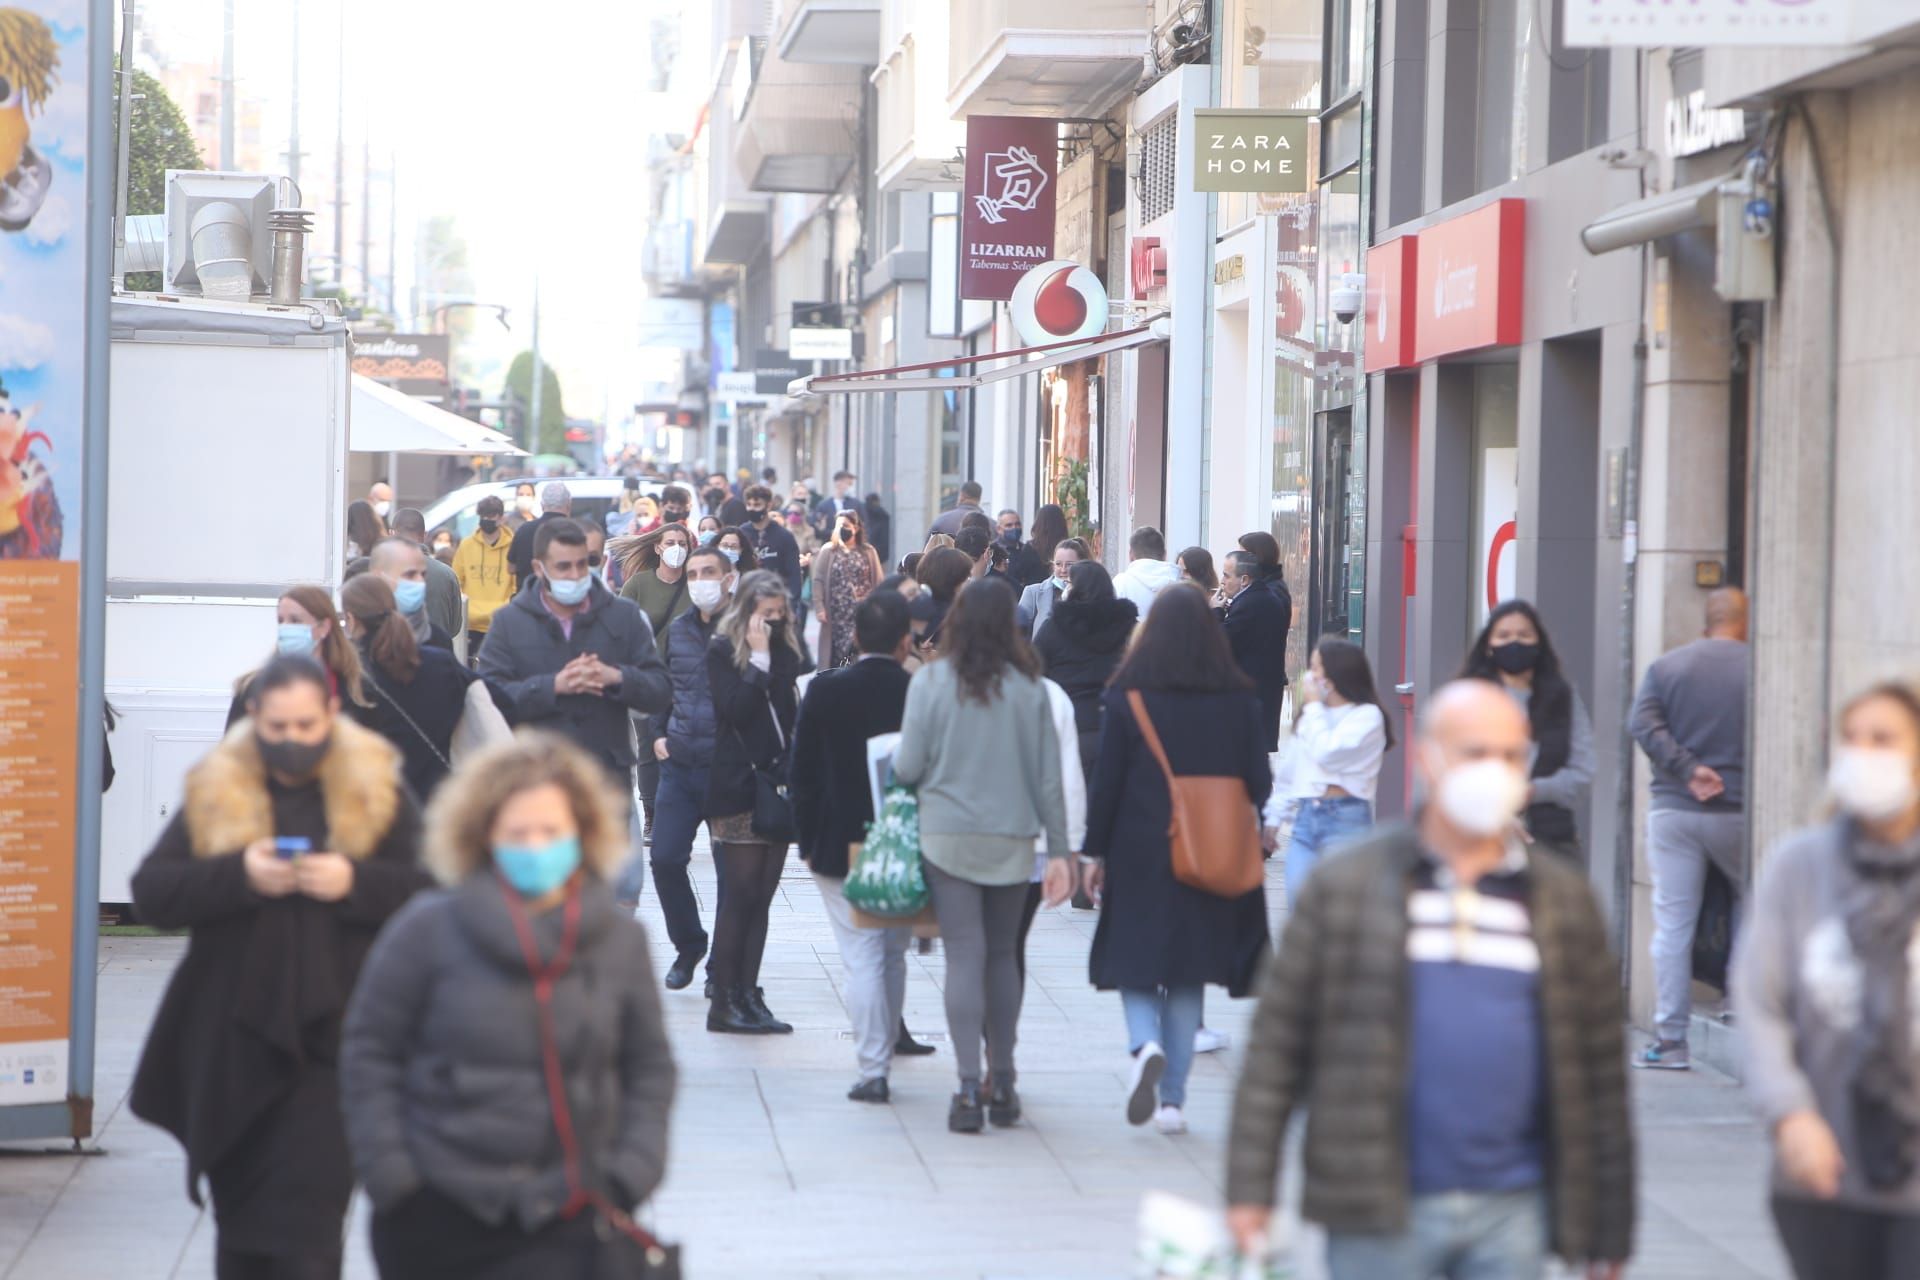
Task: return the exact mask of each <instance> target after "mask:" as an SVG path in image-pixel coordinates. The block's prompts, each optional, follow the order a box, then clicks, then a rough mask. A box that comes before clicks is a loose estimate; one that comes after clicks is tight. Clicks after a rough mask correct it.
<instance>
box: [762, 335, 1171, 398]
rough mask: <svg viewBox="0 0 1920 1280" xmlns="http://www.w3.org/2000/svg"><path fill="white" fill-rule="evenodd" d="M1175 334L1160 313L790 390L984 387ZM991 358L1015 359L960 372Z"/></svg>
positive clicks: (803, 383) (820, 378) (810, 380)
mask: <svg viewBox="0 0 1920 1280" xmlns="http://www.w3.org/2000/svg"><path fill="white" fill-rule="evenodd" d="M1172 333H1173V329H1172V324H1171V321H1170V320H1169V318H1168V317H1166V316H1164V315H1161V316H1155V317H1154V318H1153V319H1152V320H1150V321H1148V322H1147V323H1145V324H1142V325H1139V326H1136V327H1135V328H1132V329H1122V330H1121V331H1120V332H1119V333H1109V334H1103V335H1101V336H1100V337H1098V338H1072V339H1069V340H1067V341H1065V342H1049V343H1045V344H1043V345H1041V346H1037V347H1020V348H1017V349H1015V350H1013V351H989V352H986V353H984V354H982V355H977V356H955V357H953V358H951V359H947V360H929V361H927V362H926V363H925V364H903V365H898V366H895V367H894V368H891V369H864V370H861V371H860V372H858V373H816V374H813V375H811V376H810V377H805V378H795V379H794V380H793V381H792V382H790V383H788V384H787V394H788V395H790V396H829V395H855V394H859V393H862V392H866V393H873V392H888V391H959V390H964V389H966V388H968V387H984V386H986V385H987V384H989V383H993V382H1001V381H1004V380H1005V379H1007V378H1018V377H1020V376H1022V375H1024V374H1029V373H1039V372H1040V371H1041V370H1042V369H1051V368H1054V367H1056V366H1058V365H1063V364H1072V363H1073V362H1074V361H1076V360H1091V359H1093V358H1094V357H1095V356H1104V355H1107V354H1109V353H1111V352H1114V351H1125V350H1126V349H1127V348H1128V347H1139V346H1145V345H1146V344H1147V343H1149V342H1165V341H1166V340H1167V339H1168V338H1169V337H1170V336H1172ZM992 360H1009V361H1012V363H1011V364H1006V365H1002V366H1001V367H1000V368H997V369H986V370H981V371H979V372H974V373H962V372H960V368H961V367H962V366H965V365H975V364H980V363H982V362H984V361H992ZM941 369H949V370H952V371H953V372H951V373H940V372H938V370H941Z"/></svg>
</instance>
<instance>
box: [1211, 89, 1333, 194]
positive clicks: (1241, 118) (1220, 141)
mask: <svg viewBox="0 0 1920 1280" xmlns="http://www.w3.org/2000/svg"><path fill="white" fill-rule="evenodd" d="M1312 117H1313V113H1312V112H1310V111H1268V110H1266V109H1264V108H1244V107H1242V108H1234V107H1199V108H1196V109H1195V110H1194V113H1193V153H1192V154H1193V189H1194V190H1195V191H1252V192H1258V193H1260V194H1262V195H1299V194H1300V193H1302V192H1304V191H1306V190H1307V174H1308V172H1309V171H1310V170H1311V169H1312V167H1313V161H1312V160H1311V159H1310V157H1311V155H1312V151H1311V149H1310V148H1309V147H1308V145H1307V141H1308V140H1307V123H1308V121H1309V120H1311V119H1312Z"/></svg>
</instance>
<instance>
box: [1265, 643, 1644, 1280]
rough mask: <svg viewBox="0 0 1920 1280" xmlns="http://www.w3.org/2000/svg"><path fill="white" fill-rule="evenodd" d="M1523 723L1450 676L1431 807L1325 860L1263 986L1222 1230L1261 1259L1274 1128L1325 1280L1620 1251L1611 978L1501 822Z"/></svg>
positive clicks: (1591, 927) (1438, 721) (1463, 1273)
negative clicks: (1298, 1112) (1319, 1250)
mask: <svg viewBox="0 0 1920 1280" xmlns="http://www.w3.org/2000/svg"><path fill="white" fill-rule="evenodd" d="M1529 748H1530V743H1529V741H1528V737H1527V721H1526V716H1525V714H1524V713H1523V712H1522V711H1521V710H1520V708H1519V707H1518V706H1517V705H1516V704H1515V703H1514V702H1513V700H1512V699H1510V698H1509V697H1507V695H1506V694H1505V693H1503V692H1502V691H1500V690H1499V689H1496V688H1493V687H1490V686H1489V685H1487V684H1485V683H1484V682H1481V681H1456V682H1455V683H1453V684H1450V685H1447V686H1446V687H1444V688H1442V689H1440V690H1439V691H1438V692H1436V693H1435V694H1434V696H1433V698H1432V701H1431V702H1430V703H1429V704H1428V705H1427V707H1426V709H1425V712H1424V715H1423V719H1422V722H1421V728H1420V741H1419V749H1420V750H1419V768H1420V775H1421V778H1422V780H1423V781H1424V782H1425V784H1426V793H1427V794H1428V795H1429V796H1431V797H1432V800H1431V801H1430V802H1429V803H1428V804H1427V805H1426V806H1425V807H1424V808H1422V809H1421V810H1420V814H1419V819H1418V825H1417V826H1416V827H1412V828H1406V827H1390V828H1385V829H1383V830H1381V831H1379V832H1378V833H1376V834H1375V835H1373V836H1371V837H1369V838H1368V839H1367V840H1365V841H1364V842H1362V843H1360V844H1358V845H1355V846H1353V847H1351V848H1350V849H1349V850H1348V851H1347V852H1346V853H1343V854H1342V855H1341V856H1340V857H1338V858H1335V859H1332V860H1331V861H1329V862H1326V863H1324V864H1323V865H1322V866H1321V867H1320V868H1319V869H1318V870H1317V871H1316V872H1315V873H1314V875H1313V878H1312V879H1310V880H1309V881H1308V882H1307V884H1306V887H1305V890H1304V891H1303V892H1302V893H1301V895H1300V900H1299V902H1298V904H1297V905H1296V907H1295V908H1294V912H1293V915H1292V917H1291V918H1290V919H1289V920H1288V922H1287V927H1286V932H1285V934H1284V935H1283V937H1282V939H1281V944H1280V956H1279V959H1278V961H1277V962H1276V963H1275V965H1274V967H1273V970H1272V972H1271V973H1269V974H1268V975H1267V978H1266V980H1265V983H1264V985H1263V987H1262V990H1261V997H1260V1007H1259V1009H1258V1011H1257V1012H1256V1013H1255V1015H1254V1024H1253V1031H1252V1039H1251V1043H1250V1044H1249V1045H1248V1049H1247V1064H1246V1068H1245V1071H1244V1073H1243V1074H1242V1076H1241V1078H1240V1086H1239V1091H1238V1094H1237V1096H1236V1097H1235V1099H1234V1109H1233V1135H1232V1139H1231V1144H1230V1146H1229V1150H1228V1157H1227V1203H1228V1205H1229V1208H1228V1211H1227V1217H1228V1225H1229V1226H1230V1227H1231V1228H1232V1230H1233V1234H1234V1236H1235V1238H1236V1239H1237V1240H1238V1242H1239V1244H1240V1246H1241V1248H1242V1249H1243V1250H1244V1251H1247V1252H1250V1253H1253V1252H1261V1251H1263V1250H1264V1246H1265V1240H1266V1236H1267V1228H1268V1224H1269V1222H1270V1220H1271V1216H1272V1206H1273V1203H1274V1197H1275V1193H1276V1191H1277V1189H1278V1182H1279V1166H1280V1159H1281V1155H1282V1147H1283V1139H1284V1138H1285V1136H1286V1129H1287V1120H1288V1117H1289V1116H1290V1115H1291V1114H1292V1113H1293V1111H1294V1110H1295V1109H1296V1108H1300V1107H1304V1108H1306V1110H1307V1135H1306V1170H1307V1175H1306V1177H1307V1180H1306V1186H1305V1187H1304V1188H1303V1191H1302V1195H1303V1200H1302V1210H1301V1211H1302V1213H1303V1214H1304V1215H1305V1216H1306V1217H1307V1218H1309V1219H1312V1220H1313V1221H1316V1222H1319V1223H1321V1224H1322V1225H1323V1226H1325V1227H1326V1229H1327V1236H1328V1239H1327V1264H1328V1271H1329V1273H1330V1274H1331V1276H1332V1278H1333V1280H1386V1278H1388V1277H1392V1278H1393V1280H1402V1278H1416V1277H1417V1278H1421V1280H1425V1278H1428V1277H1434V1276H1444V1277H1447V1278H1448V1280H1470V1278H1471V1280H1479V1278H1481V1277H1499V1278H1500V1280H1534V1278H1537V1277H1541V1276H1544V1275H1545V1274H1546V1266H1547V1254H1548V1252H1549V1251H1551V1252H1552V1253H1554V1254H1556V1255H1558V1256H1559V1257H1561V1258H1563V1259H1565V1260H1566V1261H1567V1262H1568V1263H1570V1264H1572V1265H1574V1266H1576V1267H1585V1273H1584V1274H1585V1275H1586V1276H1587V1277H1589V1278H1590V1280H1614V1278H1615V1277H1618V1276H1619V1275H1620V1274H1621V1270H1622V1267H1623V1266H1624V1264H1625V1261H1626V1259H1627V1257H1628V1256H1629V1255H1630V1254H1631V1253H1632V1251H1633V1221H1634V1169H1633V1122H1632V1116H1631V1114H1630V1112H1629V1109H1628V1106H1627V1084H1626V1075H1627V1065H1626V1042H1625V1037H1624V1034H1623V1030H1622V1027H1623V1022H1624V1018H1625V1011H1624V1009H1623V1008H1622V1004H1621V998H1620V970H1619V964H1618V962H1617V961H1616V960H1615V958H1614V956H1613V954H1612V950H1611V948H1609V946H1608V945H1607V931H1606V925H1605V923H1604V921H1603V920H1602V919H1601V915H1600V908H1599V905H1598V904H1597V903H1596V902H1595V901H1594V897H1593V891H1592V889H1591V888H1589V887H1588V885H1587V882H1586V879H1585V877H1584V876H1583V875H1582V873H1581V871H1580V869H1579V868H1578V867H1576V866H1574V865H1572V864H1570V863H1568V862H1567V861H1566V860H1564V859H1562V858H1558V857H1555V856H1552V855H1547V854H1540V853H1536V852H1532V851H1530V849H1529V846H1528V845H1527V844H1526V843H1525V841H1523V840H1522V839H1521V838H1520V837H1519V834H1518V832H1517V830H1516V829H1515V825H1514V824H1515V820H1516V818H1517V817H1518V815H1519V813H1520V808H1521V805H1522V804H1523V803H1524V802H1525V800H1526V794H1527V778H1526V769H1527V757H1528V752H1529Z"/></svg>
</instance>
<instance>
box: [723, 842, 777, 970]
mask: <svg viewBox="0 0 1920 1280" xmlns="http://www.w3.org/2000/svg"><path fill="white" fill-rule="evenodd" d="M713 857H714V861H715V862H717V863H718V864H719V870H720V885H721V889H720V918H719V920H717V921H716V922H715V923H714V927H713V985H714V988H715V989H716V990H719V991H726V990H729V989H731V988H733V987H740V988H743V989H745V990H749V991H750V990H752V989H753V988H754V987H757V986H759V985H760V957H761V956H763V955H765V954H766V950H767V911H768V909H769V908H771V907H772V906H773V895H774V894H776V893H778V892H779V890H780V871H781V869H782V867H784V866H785V865H786V861H787V851H786V848H785V847H784V846H782V847H781V848H779V849H777V850H776V849H774V848H773V847H772V846H770V845H765V844H729V843H723V842H720V841H715V842H714V846H713Z"/></svg>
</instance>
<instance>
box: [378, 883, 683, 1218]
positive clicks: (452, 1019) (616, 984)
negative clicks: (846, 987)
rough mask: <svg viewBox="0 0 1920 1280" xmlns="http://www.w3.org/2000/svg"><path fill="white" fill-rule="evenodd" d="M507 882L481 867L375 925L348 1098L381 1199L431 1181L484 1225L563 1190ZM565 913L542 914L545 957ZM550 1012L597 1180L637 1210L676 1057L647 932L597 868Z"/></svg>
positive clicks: (544, 1210)
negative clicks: (376, 937) (383, 924)
mask: <svg viewBox="0 0 1920 1280" xmlns="http://www.w3.org/2000/svg"><path fill="white" fill-rule="evenodd" d="M502 888H503V882H502V881H500V880H499V879H498V878H497V877H496V876H495V875H494V874H493V873H492V872H491V871H488V870H480V871H476V872H474V873H473V874H472V875H470V876H468V877H467V879H466V880H465V881H464V882H462V883H461V884H460V885H458V886H457V887H455V888H453V889H450V890H446V891H444V892H440V893H431V894H423V895H421V896H419V897H416V898H415V899H414V900H413V901H412V902H411V903H409V904H408V906H407V908H406V909H405V910H403V911H402V912H400V914H399V915H397V916H395V917H394V919H393V920H392V922H391V923H390V924H389V925H388V926H387V928H386V929H385V930H384V931H383V932H382V933H381V935H380V939H379V941H378V942H376V943H375V944H374V947H373V951H372V953H371V954H370V955H369V956H368V958H367V963H366V966H365V968H364V969H363V970H362V971H361V981H360V984H359V985H358V986H357V987H356V988H355V989H354V993H353V1000H352V1002H351V1004H350V1005H349V1006H348V1008H347V1017H346V1026H345V1031H344V1034H343V1041H342V1045H341V1052H340V1096H341V1099H342V1109H343V1111H344V1112H345V1115H346V1122H347V1140H348V1143H349V1145H350V1146H351V1148H352V1151H353V1165H354V1171H355V1173H356V1174H357V1175H358V1176H359V1179H360V1181H361V1183H362V1184H363V1185H364V1186H365V1187H366V1189H367V1194H368V1195H369V1196H370V1197H372V1199H373V1203H374V1205H375V1206H376V1207H377V1208H381V1209H387V1208H391V1207H393V1206H394V1205H397V1204H399V1203H400V1202H401V1201H403V1200H405V1199H406V1198H407V1197H408V1196H410V1195H412V1194H413V1193H414V1192H416V1191H418V1190H420V1189H421V1188H422V1187H432V1188H433V1189H434V1190H436V1191H438V1192H440V1193H441V1194H442V1195H445V1196H447V1197H449V1198H450V1199H452V1200H454V1201H455V1202H456V1203H458V1204H460V1205H461V1206H462V1207H464V1208H465V1209H467V1210H468V1211H469V1212H470V1213H472V1214H473V1215H474V1216H475V1217H477V1218H479V1219H481V1220H482V1221H484V1222H487V1223H490V1224H494V1225H500V1224H502V1223H506V1222H508V1221H512V1222H513V1223H515V1224H517V1225H518V1226H519V1227H520V1228H521V1229H523V1230H526V1231H535V1230H538V1229H539V1228H540V1227H541V1226H543V1225H544V1224H546V1223H547V1222H549V1221H551V1220H553V1218H554V1217H555V1215H557V1214H558V1212H559V1211H560V1209H561V1208H562V1206H564V1205H565V1203H566V1201H567V1179H566V1168H565V1165H564V1162H563V1160H562V1157H561V1148H560V1140H559V1137H558V1135H557V1133H556V1131H555V1128H554V1121H553V1113H552V1110H551V1108H550V1106H549V1104H548V1099H547V1086H546V1077H545V1074H544V1066H543V1062H544V1060H543V1058H542V1054H541V1047H540V1032H539V1018H538V1006H537V1004H536V1002H535V1000H534V991H533V980H532V978H531V977H530V976H529V975H528V973H527V966H526V960H525V958H524V956H523V955H522V952H521V949H520V942H519V938H518V935H517V934H516V933H515V932H514V926H513V918H512V916H511V915H510V914H509V913H508V910H507V905H506V899H505V897H504V895H503V893H502ZM563 914H564V913H563V910H562V909H560V908H555V909H554V910H551V911H548V912H547V913H545V914H544V915H541V916H538V917H536V918H535V919H534V920H533V922H532V924H533V932H534V937H535V939H536V941H537V943H538V945H539V948H540V954H541V956H542V957H543V958H544V959H547V960H551V959H552V957H553V956H554V954H555V953H556V952H557V951H558V949H559V946H560V938H561V933H562V927H563V923H564V920H563ZM553 1019H554V1028H555V1035H556V1039H557V1041H558V1043H559V1046H560V1058H561V1066H562V1070H563V1071H564V1073H565V1076H566V1082H567V1097H568V1101H569V1105H570V1107H571V1108H572V1111H573V1125H574V1131H575V1132H576V1133H577V1134H579V1136H580V1142H581V1146H582V1151H581V1163H582V1168H583V1171H584V1175H585V1177H586V1180H587V1183H588V1186H589V1187H590V1188H592V1189H593V1190H596V1191H599V1192H601V1193H603V1194H605V1195H606V1196H607V1197H608V1198H609V1199H611V1200H612V1201H613V1202H614V1203H615V1204H617V1205H619V1206H621V1207H622V1208H631V1207H633V1206H634V1205H637V1204H639V1203H640V1202H641V1201H642V1200H644V1199H646V1198H647V1197H648V1196H649V1195H651V1194H652V1193H653V1190H654V1189H655V1188H656V1187H658V1186H659V1185H660V1179H661V1176H662V1174H663V1173H664V1172H665V1169H666V1160H667V1114H668V1111H669V1109H670V1108H671V1106H672V1103H673V1091H674V1065H673V1056H672V1052H671V1050H670V1049H669V1047H668V1044H667V1036H666V1028H665V1025H664V1022H663V1020H662V1018H661V1013H660V997H659V995H658V989H657V983H656V982H655V980H654V973H653V966H652V963H651V961H650V960H649V958H648V952H647V939H646V934H645V932H644V931H643V930H642V929H641V927H640V926H639V925H638V924H636V923H635V922H634V921H633V920H632V919H630V918H628V917H627V916H626V915H624V914H623V913H622V912H621V911H620V910H619V909H618V908H617V907H616V906H615V904H614V900H613V895H612V894H611V893H610V892H609V891H608V889H607V888H606V886H605V885H604V884H602V883H601V882H600V881H599V880H597V879H595V878H593V877H588V878H587V880H586V883H585V886H584V887H583V888H582V890H581V901H580V924H579V938H578V942H577V944H576V951H575V956H574V961H573V964H572V965H571V966H570V967H569V968H568V970H567V971H566V973H565V974H564V975H563V976H561V977H560V978H559V980H558V981H557V982H556V983H555V984H554V989H553Z"/></svg>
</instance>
